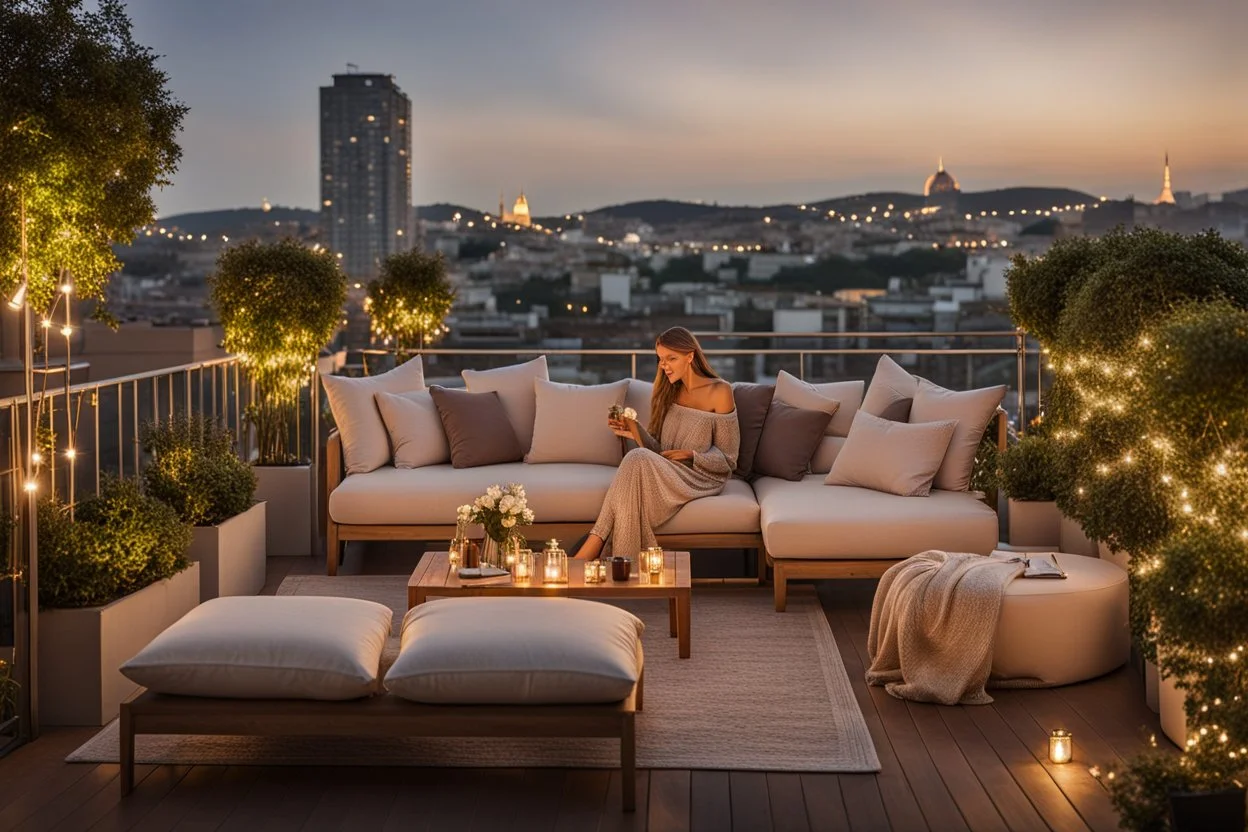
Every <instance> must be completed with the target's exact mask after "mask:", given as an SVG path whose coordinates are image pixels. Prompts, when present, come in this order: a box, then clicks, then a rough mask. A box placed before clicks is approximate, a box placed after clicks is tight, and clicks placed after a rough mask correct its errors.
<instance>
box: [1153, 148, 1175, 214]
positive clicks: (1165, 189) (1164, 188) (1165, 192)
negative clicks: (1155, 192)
mask: <svg viewBox="0 0 1248 832" xmlns="http://www.w3.org/2000/svg"><path fill="white" fill-rule="evenodd" d="M1153 204H1154V205H1173V204H1174V194H1173V193H1171V192H1170V152H1169V151H1166V169H1165V172H1164V173H1163V174H1162V175H1161V195H1160V196H1158V197H1157V198H1156V199H1155V200H1153Z"/></svg>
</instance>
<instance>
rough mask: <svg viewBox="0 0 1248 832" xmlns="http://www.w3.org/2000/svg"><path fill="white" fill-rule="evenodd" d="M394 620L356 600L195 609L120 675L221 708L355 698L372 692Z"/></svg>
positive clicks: (267, 601) (230, 603)
mask: <svg viewBox="0 0 1248 832" xmlns="http://www.w3.org/2000/svg"><path fill="white" fill-rule="evenodd" d="M393 618H394V614H393V613H392V612H391V611H390V608H389V607H384V606H382V605H381V604H377V603H374V602H372V601H362V600H359V599H357V598H328V597H324V598H322V597H313V596H296V595H277V596H272V595H268V596H266V595H261V596H245V595H244V596H233V597H228V598H214V599H212V600H211V601H205V602H204V603H202V604H200V605H199V606H198V607H196V608H195V609H193V610H191V611H190V612H188V613H187V614H186V615H184V616H182V618H180V619H179V620H178V621H177V622H176V623H174V624H173V626H171V627H169V629H167V630H165V631H164V632H163V633H161V634H160V635H158V636H156V638H155V639H153V640H152V642H151V644H149V645H147V646H146V647H144V648H143V649H142V650H140V651H139V654H138V655H137V656H135V657H134V658H132V659H131V660H130V661H128V662H126V663H125V664H123V665H122V666H121V672H122V674H123V675H124V676H125V677H126V678H127V679H129V680H130V681H132V682H135V683H137V684H140V685H143V686H144V687H145V688H147V689H148V690H151V691H155V692H156V693H171V694H177V695H179V696H212V697H223V698H228V699H323V700H339V699H357V698H359V697H361V696H369V695H370V694H373V693H376V692H377V689H378V682H377V674H378V671H379V668H380V666H381V652H382V650H383V649H384V648H385V646H386V637H387V636H389V635H390V622H391V620H392V619H393Z"/></svg>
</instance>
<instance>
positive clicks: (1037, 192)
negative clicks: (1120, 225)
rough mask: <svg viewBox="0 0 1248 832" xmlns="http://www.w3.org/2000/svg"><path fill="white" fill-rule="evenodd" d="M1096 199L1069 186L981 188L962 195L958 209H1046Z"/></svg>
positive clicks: (971, 212) (1085, 203)
mask: <svg viewBox="0 0 1248 832" xmlns="http://www.w3.org/2000/svg"><path fill="white" fill-rule="evenodd" d="M1096 201H1097V198H1096V197H1094V196H1092V194H1085V193H1084V192H1083V191H1073V190H1071V189H1070V188H1003V189H1001V190H998V191H978V192H976V193H969V194H962V197H961V198H960V199H959V200H958V208H959V209H960V210H962V211H966V212H967V213H968V214H978V213H979V212H980V211H998V212H1000V211H1018V210H1022V209H1024V208H1026V209H1027V210H1028V211H1035V210H1037V209H1040V210H1043V211H1047V210H1050V209H1052V208H1053V206H1055V205H1056V206H1057V207H1058V208H1063V207H1065V206H1067V205H1072V206H1073V205H1091V204H1092V203H1093V202H1096Z"/></svg>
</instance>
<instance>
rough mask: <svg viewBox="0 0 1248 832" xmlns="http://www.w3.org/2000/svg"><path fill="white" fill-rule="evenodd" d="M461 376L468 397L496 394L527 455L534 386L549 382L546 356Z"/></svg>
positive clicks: (470, 371) (531, 430) (534, 406)
mask: <svg viewBox="0 0 1248 832" xmlns="http://www.w3.org/2000/svg"><path fill="white" fill-rule="evenodd" d="M463 376H464V384H465V385H466V386H467V388H468V392H469V393H489V392H491V391H493V392H495V393H497V394H498V398H499V399H500V400H502V403H503V410H504V411H506V413H507V421H509V422H511V427H512V429H513V430H514V431H515V432H516V438H517V439H519V440H520V447H522V448H524V449H525V450H526V451H527V450H528V449H529V447H530V446H531V445H532V444H533V419H534V416H535V414H536V411H537V398H536V394H535V393H534V391H533V382H534V381H536V380H537V379H542V380H548V379H549V378H550V374H549V373H547V371H546V356H544V355H540V356H538V357H537V358H535V359H533V360H532V361H526V362H525V363H523V364H513V365H511V366H509V367H499V368H497V369H494V370H464V372H463Z"/></svg>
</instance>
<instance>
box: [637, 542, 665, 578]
mask: <svg viewBox="0 0 1248 832" xmlns="http://www.w3.org/2000/svg"><path fill="white" fill-rule="evenodd" d="M641 563H642V566H643V567H644V568H645V570H646V573H647V574H649V575H650V576H651V577H654V576H656V575H662V574H663V547H662V546H651V547H649V548H648V549H646V550H645V551H643V552H642V553H641Z"/></svg>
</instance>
